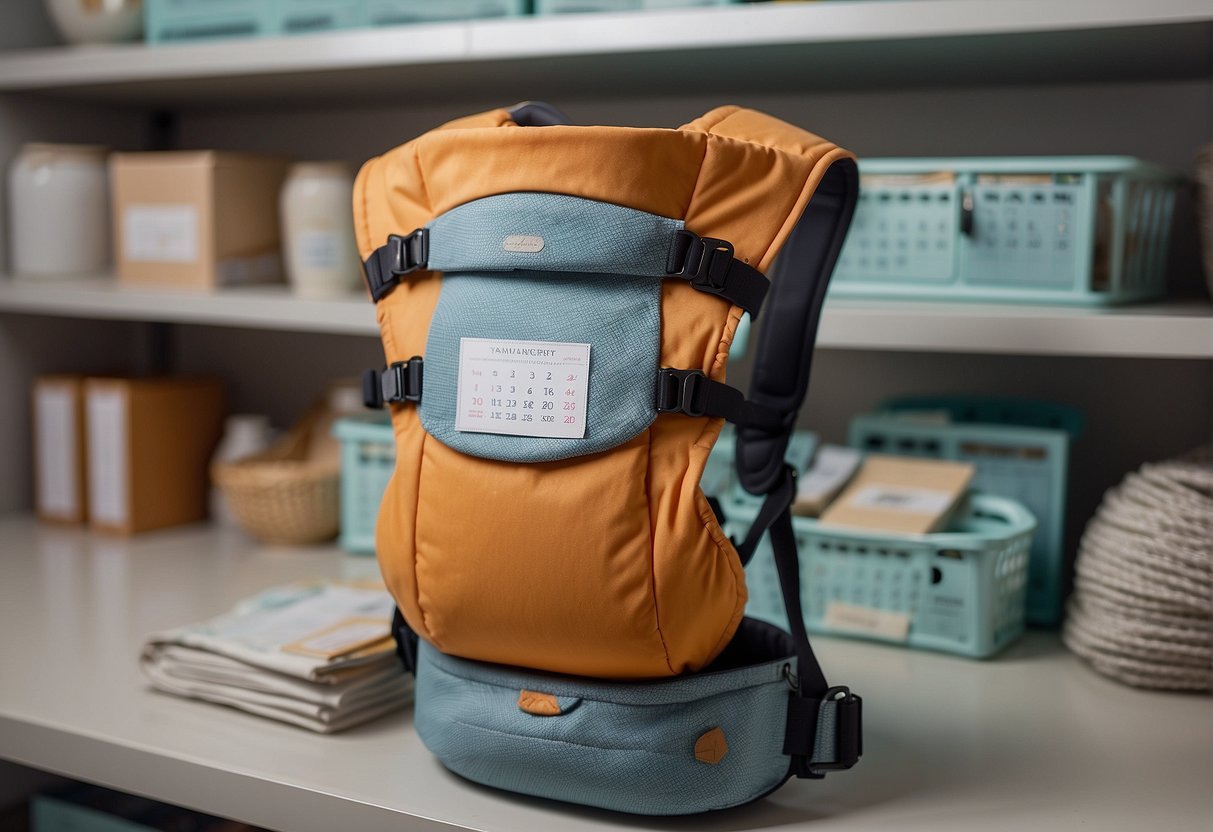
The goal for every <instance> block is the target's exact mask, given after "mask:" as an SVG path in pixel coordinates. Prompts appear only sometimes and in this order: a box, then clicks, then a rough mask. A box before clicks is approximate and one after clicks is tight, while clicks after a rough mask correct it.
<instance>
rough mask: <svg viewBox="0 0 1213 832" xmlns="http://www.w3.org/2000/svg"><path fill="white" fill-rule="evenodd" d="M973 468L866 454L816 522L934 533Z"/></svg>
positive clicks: (944, 522) (956, 501)
mask: <svg viewBox="0 0 1213 832" xmlns="http://www.w3.org/2000/svg"><path fill="white" fill-rule="evenodd" d="M973 471H974V468H973V466H972V465H970V464H969V463H967V462H942V461H939V460H934V459H908V458H905V457H895V456H882V455H879V454H872V455H869V456H868V458H867V460H866V461H865V462H864V464H863V467H862V468H860V469H859V473H857V474H856V475H855V477H854V479H852V480H851V484H850V485H849V486H847V489H846V491H844V492H843V493H842V495H841V496H840V497H839V498H838V499H837V500H835V501H834V502H833V503H831V504H830V507H829V508H827V509H826V510H825V512H824V513H823V514H822V515H821V519H820V520H819V521H818V522H819V523H820V524H821V525H822V526H845V527H847V528H860V529H878V530H880V531H886V532H898V533H901V534H926V533H927V532H935V531H939V530H941V529H942V528H943V527H944V526H946V525H947V522H948V520H949V519H950V518H951V516H952V512H953V511H954V510H955V509H956V507H957V505H958V504H959V502H960V498H961V497H962V496H964V493H965V491H966V490H968V487H969V483H970V482H971V481H972V479H973Z"/></svg>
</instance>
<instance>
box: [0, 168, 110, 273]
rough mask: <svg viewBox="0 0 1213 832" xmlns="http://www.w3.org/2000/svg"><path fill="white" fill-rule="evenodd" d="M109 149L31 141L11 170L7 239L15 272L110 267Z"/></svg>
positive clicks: (99, 270)
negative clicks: (107, 167)
mask: <svg viewBox="0 0 1213 832" xmlns="http://www.w3.org/2000/svg"><path fill="white" fill-rule="evenodd" d="M107 155H108V151H107V150H106V149H105V148H103V147H97V146H95V145H78V144H27V145H25V146H24V147H23V148H21V152H20V153H19V154H17V158H16V159H14V160H13V163H12V165H11V166H10V167H9V171H8V221H9V244H10V246H11V251H12V264H11V265H12V269H13V271H14V272H15V273H16V274H30V275H54V274H89V273H92V274H95V273H97V272H102V271H108V270H109V269H110V196H109V174H108V171H107V169H106V156H107Z"/></svg>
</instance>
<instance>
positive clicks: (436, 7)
mask: <svg viewBox="0 0 1213 832" xmlns="http://www.w3.org/2000/svg"><path fill="white" fill-rule="evenodd" d="M530 8H531V4H530V0H368V2H367V17H368V19H369V21H370V23H371V25H372V26H393V25H396V24H408V23H438V22H440V21H444V20H470V19H475V18H490V17H517V16H519V15H523V14H527V13H528V12H529V11H530Z"/></svg>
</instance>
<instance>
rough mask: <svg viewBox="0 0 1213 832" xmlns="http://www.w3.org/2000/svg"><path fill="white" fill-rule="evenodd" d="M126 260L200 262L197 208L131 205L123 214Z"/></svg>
mask: <svg viewBox="0 0 1213 832" xmlns="http://www.w3.org/2000/svg"><path fill="white" fill-rule="evenodd" d="M122 248H123V252H124V254H125V257H126V259H127V260H132V261H138V262H145V263H195V262H197V261H198V209H197V208H195V207H194V206H193V205H187V204H182V205H172V204H170V205H142V204H138V203H136V204H134V205H128V206H127V207H126V211H125V212H124V213H123V216H122Z"/></svg>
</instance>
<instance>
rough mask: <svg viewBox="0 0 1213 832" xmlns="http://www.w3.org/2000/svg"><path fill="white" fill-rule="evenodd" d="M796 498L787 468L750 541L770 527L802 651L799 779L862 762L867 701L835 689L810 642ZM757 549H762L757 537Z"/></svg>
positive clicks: (794, 711) (791, 718) (788, 734)
mask: <svg viewBox="0 0 1213 832" xmlns="http://www.w3.org/2000/svg"><path fill="white" fill-rule="evenodd" d="M795 494H796V472H795V470H793V469H792V467H791V466H789V465H786V464H785V465H784V466H783V470H782V473H781V476H780V479H779V480H778V481H777V483H776V486H775V488H774V490H772V491H771V493H770V494H768V495H767V499H766V502H765V503H764V504H763V507H762V509H761V510H760V511H759V516H758V519H756V520H755V522H754V526H753V527H751V529H750V534H749V535H748V536H747V541H746V542H747V543H749V538H750V537H754V535H755V530H756V529H758V527H759V526H760V525H763V524H765V526H764V528H762V530H761V531H758V532H757V537H758V538H761V537H762V534H763V532H765V531H766V530H767V528H769V530H770V533H771V550H772V553H773V554H774V558H775V570H776V572H777V573H778V574H779V590H780V594H781V595H782V596H783V606H784V609H785V610H786V611H787V616H788V631H789V632H790V633H791V636H792V643H793V645H794V646H795V648H796V676H795V683H794V690H793V691H792V693H791V694H790V695H789V696H788V712H787V724H786V727H785V731H784V745H783V753H784V754H787V755H788V756H789V757H791V759H792V763H791V771H792V774H793V775H795V776H796V777H803V778H818V777H822V776H824V772H826V771H835V770H840V769H847V768H850V767H851V766H853V765H855V763H856V762H858V760H859V757H860V755H861V754H862V753H863V719H862V717H863V700H861V699H860V698H859V697H858V696H856V695H855V694H853V693H851V691H850V690H848V689H847V688H845V687H830V686H829V685H828V684H827V683H826V678H825V674H824V673H822V671H821V665H820V664H819V663H818V661H817V656H816V655H814V653H813V647H812V645H811V644H809V634H808V631H807V630H805V626H804V609H803V608H802V607H801V603H800V558H799V555H798V552H797V547H796V535H795V533H794V531H793V528H792V514H791V511H790V507H791V504H792V498H793V497H794V496H795ZM742 545H743V546H745V545H746V544H742ZM753 545H754V546H756V545H757V539H756V540H755V541H754V544H753ZM739 551H740V547H739ZM751 553H752V552H751Z"/></svg>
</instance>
